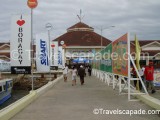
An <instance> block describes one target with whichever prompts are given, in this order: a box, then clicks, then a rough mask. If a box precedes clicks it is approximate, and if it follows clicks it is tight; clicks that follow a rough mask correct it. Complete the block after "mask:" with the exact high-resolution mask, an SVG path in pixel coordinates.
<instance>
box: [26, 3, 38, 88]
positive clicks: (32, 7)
mask: <svg viewBox="0 0 160 120" xmlns="http://www.w3.org/2000/svg"><path fill="white" fill-rule="evenodd" d="M27 5H28V7H29V8H30V9H31V49H32V50H31V51H32V52H31V75H32V90H34V81H33V70H34V69H33V64H34V50H33V45H34V40H33V9H34V8H36V7H37V5H38V1H37V0H28V1H27Z"/></svg>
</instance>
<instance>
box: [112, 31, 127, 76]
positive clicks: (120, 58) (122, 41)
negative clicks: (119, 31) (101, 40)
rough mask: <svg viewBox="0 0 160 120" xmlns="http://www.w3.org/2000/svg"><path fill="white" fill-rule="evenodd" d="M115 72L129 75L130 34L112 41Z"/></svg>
mask: <svg viewBox="0 0 160 120" xmlns="http://www.w3.org/2000/svg"><path fill="white" fill-rule="evenodd" d="M112 60H113V73H114V74H118V75H122V76H126V77H128V34H125V35H123V36H122V37H120V38H118V39H117V40H115V41H114V42H113V43H112Z"/></svg>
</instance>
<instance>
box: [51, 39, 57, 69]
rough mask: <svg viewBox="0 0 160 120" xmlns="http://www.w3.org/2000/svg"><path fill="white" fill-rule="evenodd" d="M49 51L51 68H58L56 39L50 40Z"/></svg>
mask: <svg viewBox="0 0 160 120" xmlns="http://www.w3.org/2000/svg"><path fill="white" fill-rule="evenodd" d="M50 51H51V54H50V55H51V57H50V58H51V62H50V64H51V69H53V70H57V69H58V42H57V41H54V42H53V41H52V42H51V46H50Z"/></svg>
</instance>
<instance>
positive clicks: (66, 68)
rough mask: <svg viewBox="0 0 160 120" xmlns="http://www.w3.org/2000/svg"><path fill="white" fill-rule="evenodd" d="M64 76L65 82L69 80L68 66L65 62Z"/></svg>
mask: <svg viewBox="0 0 160 120" xmlns="http://www.w3.org/2000/svg"><path fill="white" fill-rule="evenodd" d="M62 70H63V77H64V82H67V73H68V66H67V64H66V63H65V66H64V67H63V69H62Z"/></svg>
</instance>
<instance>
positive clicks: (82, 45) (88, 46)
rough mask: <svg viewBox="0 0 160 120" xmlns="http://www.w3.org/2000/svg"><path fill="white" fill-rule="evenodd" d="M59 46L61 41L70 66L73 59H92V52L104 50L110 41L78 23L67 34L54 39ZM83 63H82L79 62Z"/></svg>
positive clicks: (83, 24) (85, 25) (87, 26)
mask: <svg viewBox="0 0 160 120" xmlns="http://www.w3.org/2000/svg"><path fill="white" fill-rule="evenodd" d="M54 41H58V44H59V45H61V44H60V43H61V41H63V42H64V44H65V46H66V47H65V58H66V59H67V61H66V62H67V63H68V64H71V63H72V60H73V59H77V58H86V57H87V58H92V57H93V53H94V52H98V51H100V50H101V49H102V48H105V47H106V46H107V45H108V44H110V43H111V42H112V41H111V40H109V39H107V38H105V37H103V36H101V35H99V34H97V33H95V32H94V28H92V27H90V26H89V25H87V24H85V23H83V22H78V23H77V24H75V25H73V26H71V27H69V28H68V29H67V32H66V33H64V34H63V35H61V36H60V37H58V38H56V39H55V40H54ZM81 62H84V61H81Z"/></svg>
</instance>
